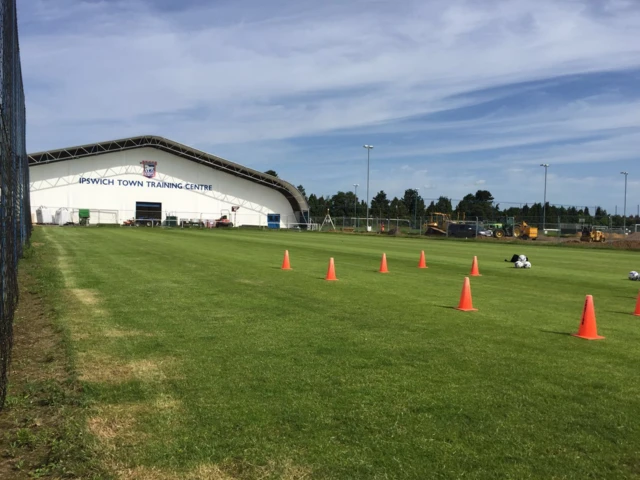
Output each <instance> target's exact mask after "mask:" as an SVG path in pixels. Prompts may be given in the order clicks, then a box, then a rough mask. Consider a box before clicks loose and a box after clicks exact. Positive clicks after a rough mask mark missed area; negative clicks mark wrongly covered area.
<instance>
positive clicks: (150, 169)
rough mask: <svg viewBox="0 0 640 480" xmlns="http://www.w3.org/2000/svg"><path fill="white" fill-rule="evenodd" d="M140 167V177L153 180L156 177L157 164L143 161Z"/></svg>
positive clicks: (151, 161)
mask: <svg viewBox="0 0 640 480" xmlns="http://www.w3.org/2000/svg"><path fill="white" fill-rule="evenodd" d="M140 165H142V175H144V176H145V177H147V178H153V177H155V176H156V171H157V169H156V167H157V166H158V162H154V161H153V160H143V161H141V162H140Z"/></svg>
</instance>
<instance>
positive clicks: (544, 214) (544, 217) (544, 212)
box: [540, 163, 560, 232]
mask: <svg viewBox="0 0 640 480" xmlns="http://www.w3.org/2000/svg"><path fill="white" fill-rule="evenodd" d="M540 166H541V167H544V201H543V202H542V231H543V232H544V230H545V228H546V225H547V168H549V164H548V163H541V164H540ZM558 228H560V227H558Z"/></svg>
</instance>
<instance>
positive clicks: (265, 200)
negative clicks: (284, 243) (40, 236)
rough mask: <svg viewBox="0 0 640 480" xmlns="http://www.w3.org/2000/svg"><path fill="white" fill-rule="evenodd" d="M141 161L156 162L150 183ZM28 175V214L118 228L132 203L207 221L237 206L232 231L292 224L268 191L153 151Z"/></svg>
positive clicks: (283, 203) (39, 168) (282, 202)
mask: <svg viewBox="0 0 640 480" xmlns="http://www.w3.org/2000/svg"><path fill="white" fill-rule="evenodd" d="M142 161H155V162H157V165H156V174H155V177H153V178H147V177H145V176H144V175H143V165H142V163H141V162H142ZM29 175H30V181H31V207H32V209H33V212H35V210H36V209H37V208H38V207H40V206H44V207H48V208H51V209H58V208H68V209H80V208H88V209H91V210H92V211H94V210H105V211H117V212H118V217H119V218H118V222H122V221H123V220H125V219H127V218H133V217H134V215H135V207H136V202H159V203H162V210H163V219H164V217H165V216H166V215H167V214H169V215H176V216H178V217H179V218H202V219H209V220H213V219H215V218H219V217H220V216H221V215H222V214H228V213H230V211H231V207H232V206H239V207H240V209H239V210H238V212H237V214H236V215H235V222H234V223H235V224H236V225H238V226H240V225H262V226H266V224H267V214H269V213H279V214H280V215H281V226H282V227H283V228H286V227H287V225H288V224H289V223H294V222H295V221H296V220H295V215H294V212H293V209H292V207H291V205H290V203H289V202H288V201H287V199H286V198H285V197H284V195H283V194H282V193H280V192H278V191H276V190H274V189H273V188H270V187H268V186H265V185H261V184H259V183H255V182H251V181H249V180H245V179H243V178H240V177H237V176H234V175H231V174H228V173H225V172H222V171H219V170H215V169H213V168H211V167H208V166H205V165H199V164H197V163H195V162H192V161H190V160H186V159H183V158H181V157H177V156H175V155H172V154H170V153H167V152H163V151H161V150H157V149H155V148H138V149H133V150H126V151H122V152H113V153H105V154H99V155H95V156H90V157H83V158H79V159H73V160H65V161H61V162H55V163H50V164H40V165H32V166H31V167H29ZM159 183H161V184H162V186H161V187H158V186H157V185H158V184H159ZM154 185H156V186H154ZM230 215H231V219H232V220H233V219H234V214H233V213H230ZM108 218H113V215H105V216H104V219H105V220H106V219H108ZM95 221H96V220H94V219H93V213H92V222H95ZM103 223H106V221H105V222H103Z"/></svg>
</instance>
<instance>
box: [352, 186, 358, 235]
mask: <svg viewBox="0 0 640 480" xmlns="http://www.w3.org/2000/svg"><path fill="white" fill-rule="evenodd" d="M358 185H359V184H357V183H354V184H353V187H354V188H355V194H356V204H355V205H354V206H353V214H354V216H355V217H356V228H358Z"/></svg>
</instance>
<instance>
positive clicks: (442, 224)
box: [424, 212, 452, 237]
mask: <svg viewBox="0 0 640 480" xmlns="http://www.w3.org/2000/svg"><path fill="white" fill-rule="evenodd" d="M449 223H452V222H451V217H449V215H447V214H446V213H440V212H434V213H432V214H431V217H430V218H429V221H428V222H427V223H426V224H425V232H424V234H425V235H435V236H442V237H444V236H446V235H447V225H449Z"/></svg>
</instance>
